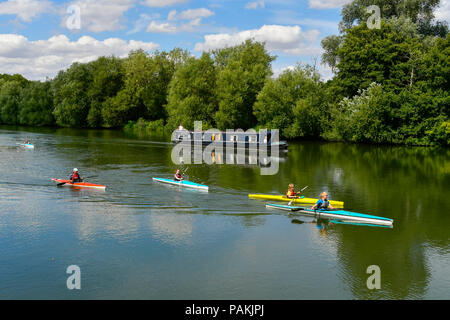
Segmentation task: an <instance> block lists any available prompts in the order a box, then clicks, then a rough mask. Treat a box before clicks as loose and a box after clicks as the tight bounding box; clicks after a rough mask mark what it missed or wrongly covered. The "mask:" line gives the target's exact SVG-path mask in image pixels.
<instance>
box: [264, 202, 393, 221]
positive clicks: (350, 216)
mask: <svg viewBox="0 0 450 320" xmlns="http://www.w3.org/2000/svg"><path fill="white" fill-rule="evenodd" d="M266 208H270V209H279V210H285V211H292V212H298V213H302V214H305V215H313V216H317V217H319V218H326V219H337V220H344V221H352V222H360V223H370V224H381V225H392V224H393V223H394V220H392V219H389V218H384V217H378V216H373V215H369V214H364V213H357V212H351V211H347V210H312V209H308V208H303V207H296V206H288V205H284V204H275V203H269V204H267V205H266Z"/></svg>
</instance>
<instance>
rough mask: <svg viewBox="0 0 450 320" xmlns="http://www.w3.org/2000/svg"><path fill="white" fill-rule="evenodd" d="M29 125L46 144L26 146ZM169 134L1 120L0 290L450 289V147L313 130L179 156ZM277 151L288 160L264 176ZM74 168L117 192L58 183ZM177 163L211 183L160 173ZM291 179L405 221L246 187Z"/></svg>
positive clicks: (241, 292) (270, 293)
mask: <svg viewBox="0 0 450 320" xmlns="http://www.w3.org/2000/svg"><path fill="white" fill-rule="evenodd" d="M25 138H29V139H31V140H32V141H33V142H34V144H35V145H36V149H35V150H25V149H23V148H18V147H17V145H16V143H17V141H22V140H23V139H25ZM168 138H170V137H168ZM168 138H167V137H152V138H151V141H149V140H147V139H146V138H145V137H133V136H131V135H129V134H124V133H121V132H118V131H113V130H71V129H46V128H40V129H23V128H10V127H2V128H0V207H1V210H0V298H55V297H56V298H67V299H70V298H87V299H89V298H152V299H153V298H168V299H172V298H178V299H179V298H192V299H197V298H198V299H201V298H211V299H220V298H222V299H227V298H233V299H235V298H243V299H319V298H324V299H336V298H337V299H341V298H348V299H351V298H363V299H367V298H369V299H377V298H400V299H403V298H437V299H441V298H447V299H448V298H450V296H449V293H448V292H449V291H448V288H449V279H450V277H449V270H450V269H449V268H448V267H447V266H448V264H449V263H450V253H449V252H450V245H449V243H450V241H449V233H448V225H449V223H450V216H449V215H448V212H449V209H450V200H449V199H448V197H445V196H443V193H444V192H445V190H448V189H449V186H450V150H447V149H444V150H443V149H440V150H438V149H428V148H409V147H392V146H381V147H379V146H364V145H351V144H340V143H313V142H302V143H290V149H289V152H288V153H287V154H284V155H281V154H280V155H279V158H278V159H277V158H270V159H269V158H268V159H265V160H264V159H260V158H257V159H253V158H249V155H246V156H244V158H241V159H240V161H243V163H244V164H243V165H239V164H237V163H238V161H237V160H238V157H239V155H236V154H233V155H230V157H231V158H230V159H229V160H234V161H235V163H236V164H234V165H228V164H226V160H227V157H228V155H227V154H221V153H212V154H210V156H211V158H210V160H211V164H206V163H203V164H198V165H194V164H192V165H188V164H184V165H181V166H177V165H175V164H173V163H172V161H171V152H172V145H171V144H170V143H168ZM265 161H278V165H279V173H278V174H277V175H273V176H270V175H266V176H264V175H261V174H260V166H263V165H265V163H266V162H265ZM73 167H78V168H79V169H80V170H82V173H83V175H85V176H96V177H95V178H92V179H91V180H90V182H93V183H101V184H105V185H106V186H107V189H106V191H99V190H89V189H87V190H86V189H75V188H70V187H59V188H58V187H56V186H55V185H54V184H53V183H52V182H51V181H50V179H51V178H53V177H56V178H65V177H67V175H68V174H69V173H70V170H71V169H72V168H73ZM178 167H181V169H182V170H188V171H187V174H188V175H189V179H190V180H192V181H196V182H199V183H204V184H207V185H209V187H210V190H209V192H208V193H205V192H199V191H196V190H192V189H182V188H179V187H176V186H175V187H173V186H166V185H162V184H159V183H156V182H153V181H152V177H169V176H171V175H172V174H173V172H174V171H175V169H177V168H178ZM289 183H295V184H296V185H297V186H304V185H308V186H309V188H308V189H307V190H306V191H305V196H307V197H313V198H314V197H318V195H319V194H320V192H321V191H328V193H329V194H330V197H331V199H336V200H342V201H344V202H345V207H346V209H348V210H352V211H356V212H363V213H364V212H365V213H371V214H375V215H379V216H384V217H389V218H393V219H394V220H395V227H394V228H393V229H389V228H379V227H377V228H375V227H368V226H357V225H352V224H342V223H339V222H328V221H326V220H325V221H322V220H315V219H313V218H311V217H309V218H308V217H303V216H301V217H300V216H293V215H288V214H285V213H284V212H277V211H271V210H267V209H266V208H265V201H260V200H251V199H248V197H247V194H248V193H272V194H281V193H284V192H285V191H286V188H287V185H288V184H289ZM52 258H53V259H54V260H52ZM69 264H78V265H80V267H81V268H82V270H83V271H82V272H83V275H84V277H85V278H83V281H84V282H83V290H82V291H81V292H79V293H73V292H68V290H66V289H65V287H64V283H65V280H66V279H65V276H66V275H65V267H67V265H69ZM374 264H375V265H378V266H379V267H380V268H381V272H382V289H381V290H374V291H373V290H369V289H368V288H367V287H366V280H367V277H368V276H369V275H368V274H367V273H366V270H367V267H368V266H370V265H374ZM37 288H39V290H38V289H37Z"/></svg>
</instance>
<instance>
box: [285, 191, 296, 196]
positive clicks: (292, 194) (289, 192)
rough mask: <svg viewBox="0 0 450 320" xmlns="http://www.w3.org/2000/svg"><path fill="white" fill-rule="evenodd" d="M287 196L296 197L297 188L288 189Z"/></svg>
mask: <svg viewBox="0 0 450 320" xmlns="http://www.w3.org/2000/svg"><path fill="white" fill-rule="evenodd" d="M286 196H288V197H295V190H292V191H291V190H288V192H287V193H286Z"/></svg>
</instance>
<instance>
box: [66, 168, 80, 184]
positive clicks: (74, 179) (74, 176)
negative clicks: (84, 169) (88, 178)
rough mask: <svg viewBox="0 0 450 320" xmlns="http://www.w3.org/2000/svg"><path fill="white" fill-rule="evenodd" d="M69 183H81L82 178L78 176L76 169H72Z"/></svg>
mask: <svg viewBox="0 0 450 320" xmlns="http://www.w3.org/2000/svg"><path fill="white" fill-rule="evenodd" d="M69 180H70V183H74V182H83V178H82V177H81V176H80V173H79V172H78V169H77V168H73V171H72V174H71V175H70V178H69Z"/></svg>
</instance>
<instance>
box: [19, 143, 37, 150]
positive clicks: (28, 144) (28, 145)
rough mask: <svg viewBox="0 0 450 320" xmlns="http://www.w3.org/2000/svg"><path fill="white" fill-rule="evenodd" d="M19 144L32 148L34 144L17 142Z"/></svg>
mask: <svg viewBox="0 0 450 320" xmlns="http://www.w3.org/2000/svg"><path fill="white" fill-rule="evenodd" d="M19 145H20V146H22V147H24V148H28V149H34V145H32V144H31V143H19Z"/></svg>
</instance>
